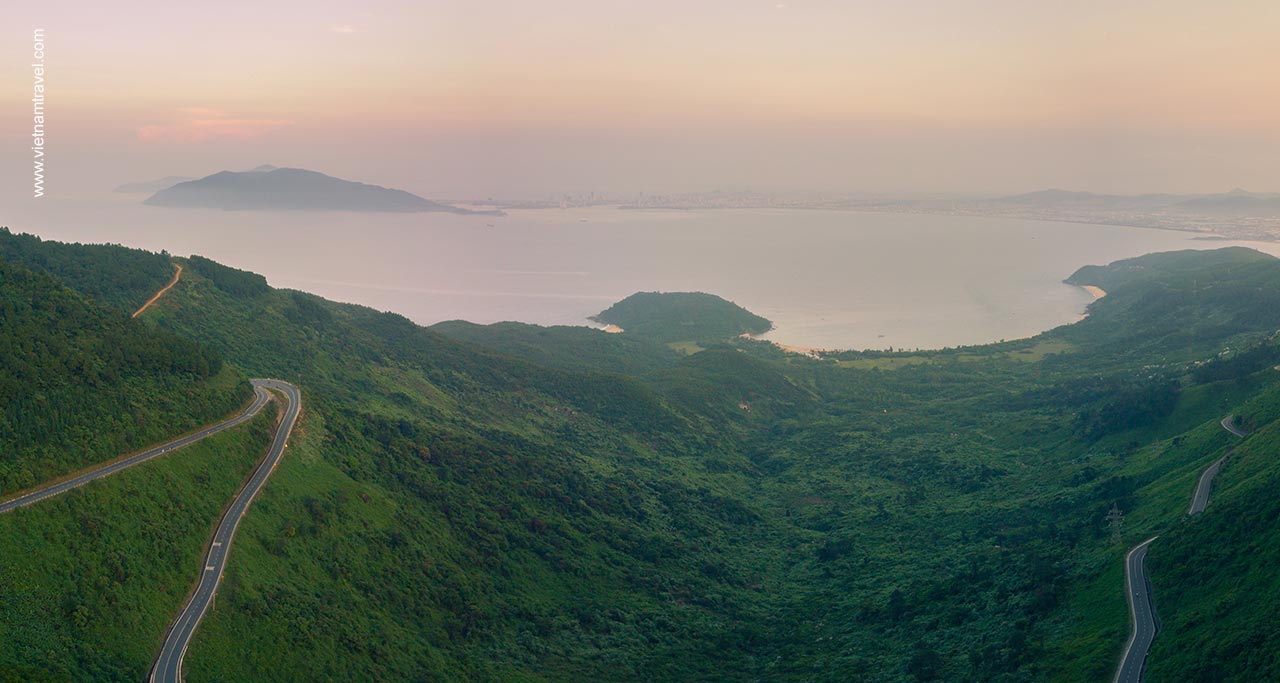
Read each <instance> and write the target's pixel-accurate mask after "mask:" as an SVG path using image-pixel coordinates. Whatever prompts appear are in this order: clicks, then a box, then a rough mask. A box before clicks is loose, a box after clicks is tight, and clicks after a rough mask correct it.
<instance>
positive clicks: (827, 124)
mask: <svg viewBox="0 0 1280 683" xmlns="http://www.w3.org/2000/svg"><path fill="white" fill-rule="evenodd" d="M6 24H7V26H6V28H7V32H6V33H7V35H8V36H9V39H7V40H6V43H5V50H4V53H3V54H4V56H5V58H4V64H3V66H2V67H0V93H3V94H2V95H0V98H3V107H0V130H3V131H4V133H3V136H0V144H2V145H3V147H0V155H3V163H2V164H0V174H2V175H0V181H2V182H3V184H4V187H5V190H4V191H3V193H0V197H4V198H5V199H6V200H16V199H18V198H21V200H22V201H30V198H29V187H28V185H29V176H30V163H31V162H30V154H31V152H30V150H29V147H30V127H31V120H30V119H31V112H30V107H31V104H30V102H29V100H30V97H31V95H30V93H31V69H30V63H31V59H30V58H31V55H30V54H29V53H30V50H31V43H30V35H31V31H32V30H34V29H37V28H41V29H44V31H45V34H46V44H47V49H46V52H47V55H46V68H47V75H46V78H47V86H48V101H47V103H46V108H47V113H48V119H49V124H48V128H49V130H48V136H47V142H46V147H47V154H48V157H47V164H48V174H49V185H48V191H49V196H50V197H52V198H59V197H61V198H72V197H75V196H79V195H81V194H86V193H96V192H107V191H109V190H110V188H112V187H114V186H116V185H118V184H121V183H125V182H132V181H144V180H150V179H154V178H158V177H162V176H167V175H184V176H200V175H205V174H208V173H212V172H215V171H217V170H222V169H244V168H250V167H253V166H256V165H258V164H263V163H270V164H276V165H287V166H298V167H304V168H312V169H316V170H319V171H323V172H325V173H329V174H332V175H336V176H339V177H344V178H350V179H354V180H361V181H365V182H372V183H378V184H381V185H385V186H389V187H398V188H402V189H406V190H409V191H412V192H415V193H417V194H421V195H423V196H427V197H483V196H494V197H538V196H547V195H550V194H556V193H563V192H573V193H580V192H589V191H596V192H605V193H608V192H614V193H616V192H636V191H645V192H654V193H677V192H700V191H707V190H713V189H717V188H723V189H750V190H756V191H762V192H796V191H808V192H850V193H867V194H880V195H896V196H921V195H939V196H991V195H1001V194H1013V193H1017V192H1025V191H1031V190H1036V189H1042V188H1047V187H1062V188H1067V189H1076V190H1089V191H1096V192H1113V193H1140V192H1221V191H1226V190H1230V189H1232V188H1234V187H1244V188H1246V189H1250V190H1255V191H1274V190H1280V54H1278V53H1277V52H1276V51H1275V49H1274V45H1273V42H1274V36H1276V35H1280V6H1277V4H1276V3H1274V2H1265V1H1249V2H1245V1H1236V2H1226V3H1216V4H1213V5H1209V4H1207V3H1198V2H1190V1H1184V0H1179V1H1173V2H1164V3H1159V4H1158V5H1154V4H1151V3H1146V2H1137V1H1136V0H1135V1H1123V2H1101V1H1098V2H1094V1H1086V2H1037V3H1025V2H1012V1H1004V0H982V1H979V2H968V3H953V2H942V1H937V2H922V1H921V2H894V1H890V0H878V1H871V0H868V1H864V2H834V1H832V2H801V1H788V2H741V1H737V0H734V1H730V0H716V1H708V2H699V3H678V2H674V1H673V0H654V1H653V2H647V3H623V2H610V3H601V2H588V1H585V0H583V1H577V0H575V1H562V2H550V3H537V4H533V3H519V2H475V3H469V2H468V3H463V2H430V3H421V2H410V1H409V0H393V1H382V2H371V3H359V4H356V3H343V2H319V3H315V2H300V1H295V0H289V1H286V2H277V3H257V2H255V3H251V2H245V1H242V0H234V1H230V2H224V3H219V4H218V5H207V6H205V5H197V4H189V3H172V2H159V1H155V0H141V1H137V2H131V3H123V4H114V5H110V6H108V5H101V4H98V3H89V2H68V1H66V0H51V1H50V2H46V3H42V4H39V5H23V6H20V7H15V8H12V9H10V10H9V12H8V16H7V21H6ZM15 188H17V189H21V190H23V192H17V189H15ZM11 195H12V199H11Z"/></svg>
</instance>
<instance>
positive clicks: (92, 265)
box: [0, 227, 173, 313]
mask: <svg viewBox="0 0 1280 683" xmlns="http://www.w3.org/2000/svg"><path fill="white" fill-rule="evenodd" d="M0 260H3V261H6V262H8V263H11V264H18V265H22V266H25V267H27V268H29V269H31V270H34V271H37V272H42V273H49V274H52V275H55V276H56V277H57V278H58V279H59V280H61V281H62V282H63V283H64V284H66V285H67V286H68V287H71V288H72V289H74V290H76V291H78V292H80V293H81V294H84V295H85V296H88V297H90V298H93V299H97V300H98V301H101V302H102V303H105V304H108V305H110V306H114V307H116V308H119V309H120V310H122V311H127V312H130V313H132V312H133V311H134V310H136V309H137V308H138V307H139V306H141V305H142V304H143V303H145V302H146V301H147V299H149V298H151V295H152V294H155V293H156V292H157V291H158V290H159V289H160V288H161V287H164V286H165V285H166V284H168V282H169V280H170V279H172V278H173V263H172V262H170V260H169V255H168V254H164V253H161V254H156V253H153V252H149V251H143V250H141V249H128V248H125V247H119V246H116V247H112V248H109V249H107V248H103V247H102V246H101V245H85V244H66V243H62V242H47V241H45V240H42V239H40V238H39V237H36V236H35V235H25V234H17V235H15V234H13V233H12V232H10V231H9V229H8V228H3V227H0Z"/></svg>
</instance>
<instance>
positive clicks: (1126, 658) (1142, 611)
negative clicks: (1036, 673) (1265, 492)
mask: <svg viewBox="0 0 1280 683" xmlns="http://www.w3.org/2000/svg"><path fill="white" fill-rule="evenodd" d="M1220 424H1221V425H1222V428H1223V429H1225V430H1227V431H1229V432H1231V433H1232V434H1235V435H1236V436H1248V432H1245V431H1243V430H1241V429H1239V428H1238V427H1236V425H1235V416H1234V415H1228V416H1226V417H1224V418H1222V422H1221V423H1220ZM1226 459H1227V456H1226V455H1224V456H1222V457H1221V458H1218V459H1217V460H1214V461H1213V464H1212V465H1209V466H1208V467H1206V468H1205V470H1204V472H1201V473H1200V481H1199V482H1198V483H1197V484H1196V490H1195V493H1193V494H1192V495H1191V507H1190V508H1188V509H1187V514H1188V515H1198V514H1200V513H1201V512H1204V509H1205V506H1207V505H1208V504H1209V490H1210V488H1211V487H1212V485H1213V478H1214V476H1215V475H1217V474H1218V470H1219V469H1220V468H1221V467H1222V463H1223V461H1225V460H1226ZM1154 540H1156V539H1155V537H1152V538H1149V539H1147V540H1146V541H1143V542H1142V543H1140V544H1138V545H1137V546H1135V547H1134V548H1133V550H1130V551H1129V554H1128V555H1125V560H1124V585H1125V594H1126V595H1127V596H1128V600H1129V616H1130V618H1131V620H1132V621H1133V631H1132V632H1131V633H1130V635H1129V642H1128V643H1127V644H1126V645H1125V647H1124V654H1123V655H1121V657H1120V668H1118V669H1116V677H1115V678H1114V679H1113V681H1114V683H1140V682H1141V681H1142V671H1143V669H1144V668H1145V667H1146V664H1147V651H1148V650H1150V649H1151V642H1152V641H1153V640H1155V637H1156V632H1157V631H1159V630H1160V624H1159V622H1158V621H1156V610H1155V606H1154V605H1152V603H1151V582H1150V580H1149V579H1148V577H1147V564H1146V560H1147V546H1149V545H1151V542H1152V541H1154Z"/></svg>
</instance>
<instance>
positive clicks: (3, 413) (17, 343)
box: [0, 260, 250, 493]
mask: <svg viewBox="0 0 1280 683" xmlns="http://www.w3.org/2000/svg"><path fill="white" fill-rule="evenodd" d="M0 320H2V321H3V324H0V406H2V408H0V493H9V492H13V491H15V490H18V489H22V488H25V487H27V486H31V485H33V484H35V483H37V482H40V481H44V480H46V479H50V478H52V477H54V476H57V475H60V474H64V473H66V472H69V471H71V470H73V469H76V468H78V467H82V466H84V465H87V464H90V463H93V462H97V461H100V460H103V459H108V458H114V457H116V456H119V455H122V454H125V453H127V452H129V451H131V450H136V449H138V448H141V447H142V446H145V445H147V444H150V443H155V442H159V441H162V440H164V439H166V438H171V437H173V436H175V435H177V434H180V433H182V432H184V431H187V430H189V429H192V428H193V427H196V426H198V425H201V424H204V423H206V422H211V421H213V420H215V419H217V418H220V417H223V416H225V415H227V414H229V413H230V412H232V411H233V410H234V409H235V408H236V407H238V406H239V405H240V404H242V403H243V402H244V401H246V400H247V399H248V397H249V393H250V392H249V387H248V383H247V382H245V381H244V379H243V378H242V377H240V376H239V375H238V374H237V373H235V372H234V371H231V370H230V369H226V370H224V369H223V365H222V359H221V358H220V357H219V356H218V355H217V354H216V353H214V352H212V351H210V350H209V349H208V348H205V347H201V346H199V345H197V344H195V343H193V342H191V341H189V340H186V339H183V338H180V337H178V336H176V335H173V334H172V333H168V332H163V331H160V330H156V329H154V328H151V327H149V326H147V325H146V324H144V323H141V322H139V321H135V320H130V319H129V318H128V316H126V315H125V314H124V313H121V312H119V311H116V310H114V309H109V308H105V307H102V306H100V305H96V304H94V303H93V302H90V301H88V300H86V299H84V298H83V297H82V296H80V295H78V294H77V293H75V292H73V291H71V290H70V289H67V288H66V287H65V286H63V285H62V284H61V283H59V282H58V281H57V280H55V279H54V278H52V277H51V276H49V275H46V274H43V273H33V272H31V271H29V270H27V269H25V268H23V267H22V266H19V265H15V264H13V263H10V262H8V261H3V260H0Z"/></svg>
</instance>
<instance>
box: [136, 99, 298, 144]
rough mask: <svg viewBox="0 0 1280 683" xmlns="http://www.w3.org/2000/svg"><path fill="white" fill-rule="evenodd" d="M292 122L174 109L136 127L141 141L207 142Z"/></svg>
mask: <svg viewBox="0 0 1280 683" xmlns="http://www.w3.org/2000/svg"><path fill="white" fill-rule="evenodd" d="M291 125H293V121H291V120H288V119H248V118H236V117H233V116H231V115H229V114H227V113H226V112H225V111H221V110H219V109H204V108H200V107H187V108H183V109H175V110H174V111H173V112H172V114H171V116H170V121H168V122H166V123H150V124H147V125H144V126H142V127H141V128H139V129H138V139H139V140H141V141H143V142H208V141H212V140H248V139H250V138H256V137H258V136H260V135H264V134H266V133H268V132H270V131H272V130H275V129H277V128H282V127H284V126H291Z"/></svg>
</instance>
